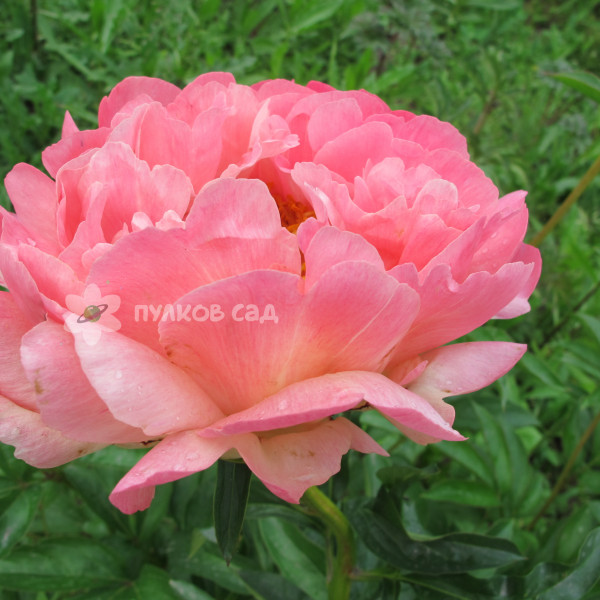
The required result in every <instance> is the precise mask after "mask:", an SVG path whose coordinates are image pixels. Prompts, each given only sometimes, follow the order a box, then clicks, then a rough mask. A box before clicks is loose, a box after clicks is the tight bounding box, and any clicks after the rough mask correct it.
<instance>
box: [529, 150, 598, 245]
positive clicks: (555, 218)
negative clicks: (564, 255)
mask: <svg viewBox="0 0 600 600" xmlns="http://www.w3.org/2000/svg"><path fill="white" fill-rule="evenodd" d="M598 173H600V156H598V158H597V159H596V160H595V161H594V162H593V164H592V166H591V167H590V168H589V169H588V170H587V172H586V173H585V175H584V176H583V177H582V178H581V179H580V180H579V183H578V184H577V185H576V186H575V187H574V188H573V190H572V191H571V193H570V194H569V195H568V196H567V197H566V198H565V201H564V202H563V203H562V204H561V205H560V206H559V207H558V208H557V209H556V212H555V213H554V214H553V215H552V217H550V220H549V221H548V222H547V223H546V224H545V225H544V227H543V228H542V230H541V231H540V232H539V233H538V234H537V235H535V236H534V237H533V239H532V240H531V242H530V243H531V245H532V246H535V247H536V248H539V246H540V244H541V243H542V242H543V241H544V239H545V237H546V236H547V235H548V234H549V233H550V232H551V231H552V230H553V229H554V228H555V227H556V226H557V225H558V224H559V223H560V222H561V220H562V219H563V217H564V216H565V215H566V214H567V211H568V210H569V209H570V208H571V206H573V204H575V202H576V201H577V199H578V198H579V196H581V194H583V192H584V190H585V188H587V186H588V185H590V183H592V180H593V179H594V177H596V175H598Z"/></svg>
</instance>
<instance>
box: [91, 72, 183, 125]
mask: <svg viewBox="0 0 600 600" xmlns="http://www.w3.org/2000/svg"><path fill="white" fill-rule="evenodd" d="M180 92H181V90H180V89H179V88H178V87H177V86H175V85H173V84H172V83H169V82H168V81H164V80H162V79H156V78H154V77H127V78H126V79H124V80H123V81H121V82H120V83H119V84H117V85H116V86H115V87H114V88H113V89H112V91H111V92H110V94H109V95H108V96H106V97H104V98H103V99H102V102H100V108H99V110H98V125H99V126H100V127H110V124H111V121H112V118H113V117H114V116H115V115H116V114H117V113H118V112H119V111H120V110H121V108H123V106H125V105H126V104H127V103H128V102H130V101H132V100H135V98H136V97H137V96H141V95H146V96H149V97H150V98H151V99H152V100H156V101H158V102H160V103H161V104H163V105H164V106H166V105H167V104H169V103H170V102H172V101H173V100H174V99H175V98H176V97H177V95H178V94H179V93H180Z"/></svg>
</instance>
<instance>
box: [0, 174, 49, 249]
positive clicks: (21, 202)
mask: <svg viewBox="0 0 600 600" xmlns="http://www.w3.org/2000/svg"><path fill="white" fill-rule="evenodd" d="M4 185H5V186H6V191H7V192H8V195H9V197H10V201H11V202H12V204H13V206H14V208H15V212H16V213H17V217H18V219H19V222H20V223H21V224H22V225H23V226H24V227H25V228H26V229H27V231H28V232H29V235H30V236H31V238H32V239H33V240H34V241H35V243H36V245H37V246H38V247H39V248H40V249H41V250H44V251H45V252H50V253H51V254H58V252H59V251H60V246H59V245H58V240H57V228H56V209H57V206H58V199H57V196H56V184H55V183H54V181H52V179H50V178H49V177H47V176H46V175H44V174H43V173H42V172H41V171H39V170H38V169H36V168H35V167H32V166H31V165H28V164H25V163H20V164H18V165H16V166H15V167H14V168H13V169H12V171H10V173H9V174H8V175H7V176H6V179H5V180H4Z"/></svg>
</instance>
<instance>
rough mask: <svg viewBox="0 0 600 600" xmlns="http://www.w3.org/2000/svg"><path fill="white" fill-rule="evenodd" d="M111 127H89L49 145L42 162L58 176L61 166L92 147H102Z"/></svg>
mask: <svg viewBox="0 0 600 600" xmlns="http://www.w3.org/2000/svg"><path fill="white" fill-rule="evenodd" d="M109 133H110V129H109V128H108V127H101V128H100V129H88V130H84V131H78V132H77V133H74V134H73V135H71V136H69V137H67V138H63V139H62V140H60V141H59V142H56V144H52V146H48V148H46V149H45V150H44V151H43V152H42V162H43V163H44V167H46V171H48V173H50V176H51V177H54V178H56V175H57V173H58V171H59V170H60V168H61V167H62V166H63V165H65V164H66V163H68V162H69V161H71V160H73V159H74V158H77V157H78V156H80V155H82V154H83V153H84V152H86V151H87V150H90V149H92V148H100V147H102V145H103V144H104V143H105V142H106V140H107V138H108V135H109Z"/></svg>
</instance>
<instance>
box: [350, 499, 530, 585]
mask: <svg viewBox="0 0 600 600" xmlns="http://www.w3.org/2000/svg"><path fill="white" fill-rule="evenodd" d="M350 517H351V520H352V523H353V525H354V526H355V528H356V530H357V531H358V533H359V536H360V538H361V539H362V540H363V541H364V543H365V544H366V545H367V547H368V548H369V549H370V550H371V551H372V552H373V553H374V554H376V555H377V556H379V557H381V558H382V559H384V560H385V561H386V562H388V563H389V564H391V565H392V566H394V567H397V568H400V569H406V570H409V571H413V572H414V573H421V574H427V575H443V574H453V573H465V572H467V571H474V570H478V569H489V568H494V567H502V566H506V565H510V564H512V563H515V562H517V561H520V560H522V558H521V556H520V554H519V551H518V549H517V547H516V546H515V545H514V544H513V543H512V542H509V541H508V540H505V539H500V538H494V537H489V536H484V535H477V534H471V533H454V534H450V535H446V536H442V537H438V538H435V539H432V540H427V541H416V540H413V539H412V538H411V537H409V536H408V534H407V533H406V530H405V529H404V527H403V526H402V524H401V523H400V522H399V513H398V509H397V506H396V505H395V500H394V499H393V498H392V496H391V495H390V494H389V493H387V492H385V491H383V492H380V495H379V498H378V502H377V513H375V512H374V511H373V510H371V509H368V508H364V507H363V508H359V509H357V510H356V511H354V512H352V513H351V514H350ZM388 517H389V518H388Z"/></svg>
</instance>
